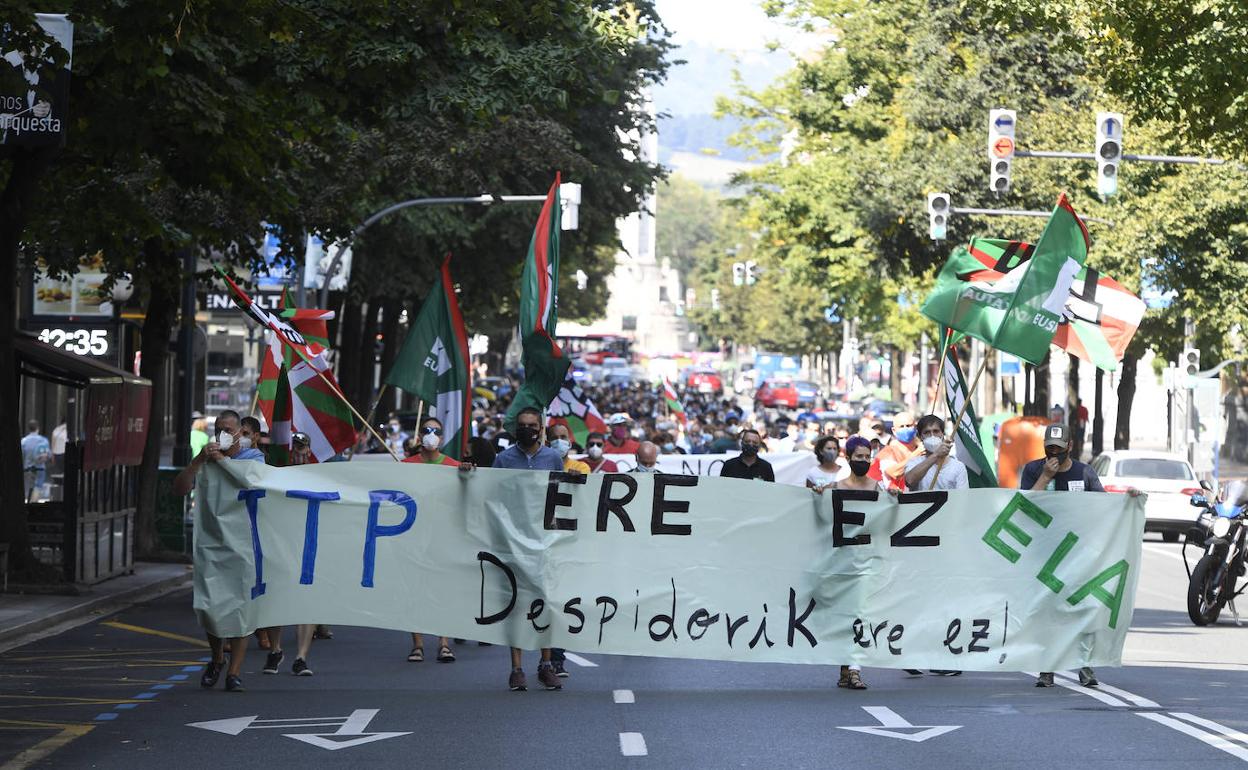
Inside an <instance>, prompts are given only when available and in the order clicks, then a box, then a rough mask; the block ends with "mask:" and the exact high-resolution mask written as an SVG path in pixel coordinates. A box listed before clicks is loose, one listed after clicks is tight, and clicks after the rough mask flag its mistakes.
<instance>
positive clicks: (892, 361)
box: [888, 345, 905, 401]
mask: <svg viewBox="0 0 1248 770" xmlns="http://www.w3.org/2000/svg"><path fill="white" fill-rule="evenodd" d="M904 359H905V356H903V355H902V353H901V349H900V348H898V347H897V346H896V345H889V346H888V389H889V390H890V391H892V394H891V395H890V396H889V397H890V398H891V399H892V400H894V401H901V400H902V398H903V397H904V395H905V394H904V393H902V392H901V367H902V361H903V360H904Z"/></svg>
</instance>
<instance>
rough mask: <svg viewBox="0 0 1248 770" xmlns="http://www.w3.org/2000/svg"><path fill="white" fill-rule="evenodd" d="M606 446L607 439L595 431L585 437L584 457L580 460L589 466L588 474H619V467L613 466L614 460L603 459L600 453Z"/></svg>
mask: <svg viewBox="0 0 1248 770" xmlns="http://www.w3.org/2000/svg"><path fill="white" fill-rule="evenodd" d="M606 445H607V437H606V436H604V435H602V434H601V433H598V432H597V431H595V432H593V433H590V434H589V435H587V436H586V437H585V456H584V457H582V458H581V461H582V462H584V463H585V464H586V465H588V466H589V472H590V473H619V472H620V466H618V465H616V464H615V460H608V459H607V458H606V457H603V454H602V453H603V451H604V448H605V447H606Z"/></svg>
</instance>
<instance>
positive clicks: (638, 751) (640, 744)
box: [620, 733, 649, 757]
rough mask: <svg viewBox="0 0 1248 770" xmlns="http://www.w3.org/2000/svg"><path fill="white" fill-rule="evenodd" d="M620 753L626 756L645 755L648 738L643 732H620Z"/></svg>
mask: <svg viewBox="0 0 1248 770" xmlns="http://www.w3.org/2000/svg"><path fill="white" fill-rule="evenodd" d="M620 753H621V754H623V755H624V756H626V757H644V756H646V755H647V754H648V753H649V752H648V751H647V750H646V739H645V736H643V735H642V734H641V733H620Z"/></svg>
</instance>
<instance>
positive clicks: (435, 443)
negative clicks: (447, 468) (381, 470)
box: [403, 417, 461, 467]
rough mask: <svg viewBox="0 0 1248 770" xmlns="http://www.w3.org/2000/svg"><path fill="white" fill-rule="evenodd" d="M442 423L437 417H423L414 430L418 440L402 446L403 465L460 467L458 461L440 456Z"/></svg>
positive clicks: (411, 440)
mask: <svg viewBox="0 0 1248 770" xmlns="http://www.w3.org/2000/svg"><path fill="white" fill-rule="evenodd" d="M443 433H444V430H443V428H442V421H441V420H439V419H438V418H437V417H425V418H424V419H423V420H421V421H420V427H419V428H417V429H416V436H417V437H418V439H409V440H408V441H407V442H406V443H405V444H404V446H403V453H404V454H405V455H407V456H406V457H404V458H403V462H405V463H422V464H424V465H454V466H456V467H458V466H459V465H461V463H460V462H459V460H455V459H452V458H450V457H447V456H446V455H444V454H442V452H441V447H442V436H443Z"/></svg>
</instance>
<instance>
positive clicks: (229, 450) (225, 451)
mask: <svg viewBox="0 0 1248 770" xmlns="http://www.w3.org/2000/svg"><path fill="white" fill-rule="evenodd" d="M258 427H259V422H258V421H257V420H255V419H254V418H249V419H248V420H246V421H242V420H240V419H239V417H238V412H235V411H234V410H233V409H226V410H225V411H224V412H221V413H220V414H218V415H217V422H216V426H215V428H214V429H213V430H214V436H213V439H212V441H209V442H208V444H207V445H206V446H205V447H204V448H203V449H202V450H200V453H199V454H197V455H195V459H194V460H191V464H190V465H188V466H186V467H185V468H183V469H182V472H181V473H179V474H178V475H177V478H175V479H174V480H173V493H174V494H175V495H182V496H186V495H189V494H190V493H191V490H192V489H194V488H195V477H196V476H197V475H198V474H199V470H200V468H203V467H204V465H205V464H206V463H210V462H212V463H216V462H222V461H224V460H259V461H260V462H264V453H263V452H261V451H260V450H259V449H257V448H256V446H255V444H256V441H257V440H258V439H259V438H260V432H259V430H257V429H258ZM229 642H230V666H229V670H228V671H226V674H225V689H226V691H228V692H242V691H243V680H242V679H241V678H240V676H239V674H240V673H241V672H242V670H243V656H244V655H245V654H246V652H247V639H246V638H245V637H235V638H233V639H230V640H229ZM208 645H209V647H211V648H212V660H211V661H210V662H209V663H208V665H207V666H205V667H204V674H203V676H201V677H200V679H199V684H200V686H202V687H205V688H212V687H215V686H216V684H217V679H219V678H220V676H221V669H222V667H223V666H224V665H225V649H224V645H223V644H222V639H221V637H219V636H215V635H213V634H208Z"/></svg>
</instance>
